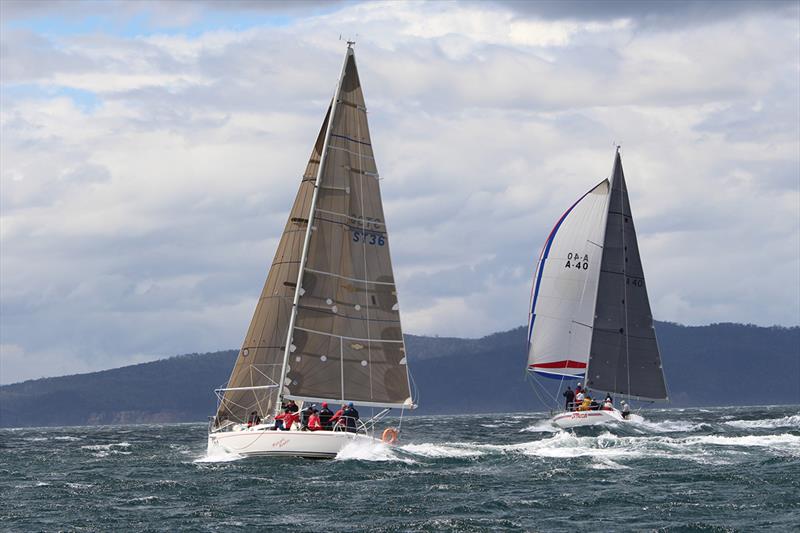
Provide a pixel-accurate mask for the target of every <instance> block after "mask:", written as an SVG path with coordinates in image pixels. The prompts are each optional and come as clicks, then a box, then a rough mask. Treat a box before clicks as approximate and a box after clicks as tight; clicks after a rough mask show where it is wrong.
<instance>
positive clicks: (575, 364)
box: [530, 359, 586, 368]
mask: <svg viewBox="0 0 800 533" xmlns="http://www.w3.org/2000/svg"><path fill="white" fill-rule="evenodd" d="M530 366H531V367H533V368H586V363H581V362H580V361H573V360H572V359H567V360H566V361H555V362H553V363H535V364H532V365H530Z"/></svg>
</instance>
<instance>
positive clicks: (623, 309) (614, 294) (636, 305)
mask: <svg viewBox="0 0 800 533" xmlns="http://www.w3.org/2000/svg"><path fill="white" fill-rule="evenodd" d="M586 384H587V386H588V387H590V388H593V389H599V390H604V391H610V392H616V393H620V394H625V395H629V396H633V397H640V398H649V399H657V400H665V399H667V388H666V384H665V382H664V372H663V370H662V365H661V355H660V353H659V350H658V343H657V342H656V334H655V328H654V327H653V316H652V313H651V311H650V301H649V299H648V297H647V286H646V285H645V280H644V270H643V269H642V260H641V257H640V256H639V245H638V242H637V240H636V230H635V228H634V225H633V216H632V215H631V206H630V201H629V200H628V189H627V186H626V184H625V175H624V173H623V171H622V160H621V158H620V155H619V152H617V155H616V158H615V160H614V171H613V177H612V185H611V192H610V195H609V202H608V215H607V222H606V227H605V237H604V246H603V258H602V262H601V265H600V277H599V288H598V292H597V304H596V306H595V320H594V333H593V335H592V343H591V357H590V360H589V367H588V370H587V373H586Z"/></svg>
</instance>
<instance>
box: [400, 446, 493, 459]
mask: <svg viewBox="0 0 800 533" xmlns="http://www.w3.org/2000/svg"><path fill="white" fill-rule="evenodd" d="M400 449H401V450H403V451H405V452H408V453H411V454H413V455H420V456H423V457H452V458H464V457H479V456H481V455H485V453H484V452H482V451H480V450H476V449H475V446H474V445H473V444H466V443H465V444H462V445H459V446H450V445H442V444H430V443H423V444H405V445H403V446H400Z"/></svg>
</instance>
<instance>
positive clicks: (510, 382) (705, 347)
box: [0, 322, 800, 427]
mask: <svg viewBox="0 0 800 533" xmlns="http://www.w3.org/2000/svg"><path fill="white" fill-rule="evenodd" d="M656 329H657V333H658V339H659V344H660V346H661V351H662V355H663V360H664V368H665V371H666V375H667V383H668V386H669V390H670V396H671V400H672V401H671V405H673V406H702V405H755V404H800V328H798V327H793V328H781V327H771V328H763V327H757V326H751V325H741V324H713V325H710V326H701V327H686V326H680V325H677V324H671V323H663V322H660V323H657V325H656ZM406 345H407V349H408V354H409V361H410V364H411V370H412V374H413V378H414V382H415V385H416V389H417V399H418V402H419V404H420V408H419V410H418V411H417V413H420V414H431V413H478V412H481V413H489V412H500V411H525V410H539V409H543V408H545V407H550V406H543V405H541V404H539V402H538V401H537V400H536V399H535V395H534V394H533V392H532V390H531V388H530V385H529V384H528V383H526V382H525V381H524V379H523V375H524V372H523V369H524V367H525V356H526V354H525V329H524V328H521V327H520V328H517V329H513V330H511V331H505V332H502V333H495V334H493V335H489V336H487V337H483V338H481V339H458V338H446V337H419V336H415V335H408V336H406ZM235 357H236V351H235V350H230V351H224V352H215V353H207V354H191V355H181V356H178V357H172V358H169V359H163V360H160V361H154V362H151V363H144V364H139V365H133V366H127V367H123V368H117V369H113V370H105V371H102V372H93V373H90V374H78V375H73V376H64V377H58V378H46V379H37V380H31V381H25V382H23V383H16V384H12V385H5V386H2V387H0V426H3V427H18V426H47V425H59V426H60V425H80V424H117V423H143V422H189V421H200V420H204V419H206V418H207V417H208V416H209V415H211V414H213V412H214V409H215V398H214V394H213V392H212V391H213V389H214V388H216V387H218V386H220V385H222V384H224V382H225V381H226V380H227V378H228V375H229V374H230V371H231V368H232V366H233V362H234V359H235Z"/></svg>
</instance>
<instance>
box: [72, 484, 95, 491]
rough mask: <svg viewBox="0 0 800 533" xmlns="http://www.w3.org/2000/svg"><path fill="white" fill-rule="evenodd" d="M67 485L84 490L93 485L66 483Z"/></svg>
mask: <svg viewBox="0 0 800 533" xmlns="http://www.w3.org/2000/svg"><path fill="white" fill-rule="evenodd" d="M67 487H69V488H71V489H78V490H84V489H91V488H92V487H94V485H93V484H92V483H67Z"/></svg>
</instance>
